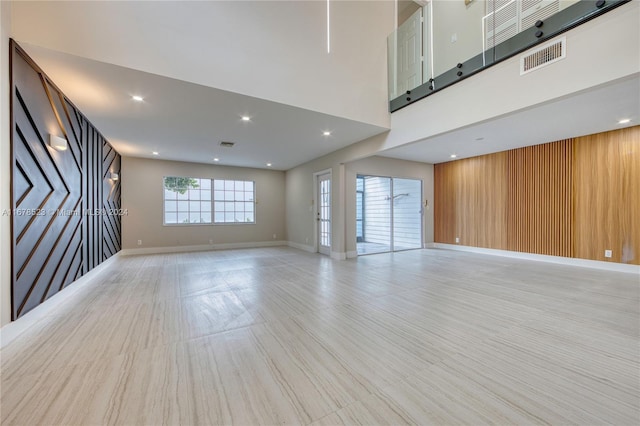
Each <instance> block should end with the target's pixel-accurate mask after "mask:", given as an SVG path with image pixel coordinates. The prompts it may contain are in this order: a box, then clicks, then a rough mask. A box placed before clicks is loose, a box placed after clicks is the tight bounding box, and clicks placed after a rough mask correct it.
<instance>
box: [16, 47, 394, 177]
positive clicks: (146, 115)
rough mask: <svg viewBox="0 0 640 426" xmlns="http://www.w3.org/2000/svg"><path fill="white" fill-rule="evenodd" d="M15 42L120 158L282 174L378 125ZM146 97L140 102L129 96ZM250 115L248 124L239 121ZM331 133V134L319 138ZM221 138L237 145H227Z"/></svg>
mask: <svg viewBox="0 0 640 426" xmlns="http://www.w3.org/2000/svg"><path fill="white" fill-rule="evenodd" d="M20 45H21V46H22V47H23V48H24V49H25V50H26V51H27V53H28V54H29V55H30V56H31V57H32V58H33V59H34V60H35V62H36V63H37V64H38V65H39V66H40V67H41V68H42V69H43V70H44V72H45V73H46V74H47V75H49V77H50V78H51V79H52V80H53V81H54V82H55V84H56V85H57V86H58V87H60V89H62V91H63V92H64V93H65V94H66V95H67V96H68V97H69V99H70V100H71V101H72V102H73V103H74V104H75V105H76V106H78V107H79V108H80V110H81V111H82V112H83V113H84V114H85V115H86V116H87V118H88V119H89V120H90V121H91V122H92V123H93V124H94V125H95V126H96V127H97V128H98V129H99V130H100V132H101V133H102V134H103V135H104V136H105V137H106V138H107V139H108V140H109V142H111V144H112V145H113V146H114V147H115V148H116V150H117V151H118V152H120V153H121V154H123V155H125V156H133V157H149V158H151V157H153V155H152V152H153V151H156V152H158V153H159V156H157V157H153V158H160V159H165V160H177V161H188V162H196V163H212V162H213V158H215V157H217V158H219V159H220V161H219V163H216V164H220V165H231V166H242V167H259V168H264V167H266V163H272V167H273V168H274V169H279V170H287V169H290V168H292V167H295V166H297V165H299V164H302V163H305V162H307V161H310V160H312V159H314V158H317V157H320V156H322V155H325V154H328V153H330V152H332V151H335V150H337V149H340V148H343V147H345V146H348V145H351V144H353V143H355V142H358V141H360V140H362V139H365V138H368V137H370V136H373V135H376V134H379V133H381V132H384V131H387V130H388V129H385V128H383V127H378V126H374V125H370V124H364V123H361V122H357V121H353V120H348V119H344V118H340V117H335V116H331V115H328V114H322V113H318V112H314V111H309V110H305V109H302V108H297V107H292V106H289V105H284V104H281V103H277V102H271V101H267V100H264V99H258V98H254V97H250V96H245V95H240V94H237V93H232V92H228V91H224V90H219V89H214V88H211V87H205V86H201V85H197V84H193V83H188V82H185V81H181V80H176V79H172V78H167V77H162V76H159V75H155V74H150V73H146V72H141V71H136V70H133V69H129V68H124V67H120V66H117V65H112V64H107V63H104V62H98V61H94V60H90V59H86V58H81V57H78V56H73V55H69V54H66V53H61V52H56V51H53V50H49V49H45V48H42V47H38V46H33V45H30V44H26V43H20ZM134 95H138V96H142V97H143V98H144V101H143V102H136V101H134V100H132V96H134ZM242 116H249V117H250V118H251V120H250V121H248V122H245V121H242V119H241V117H242ZM324 131H330V132H331V135H330V136H324V135H323V132H324ZM221 141H231V142H235V146H234V147H233V148H222V147H220V142H221Z"/></svg>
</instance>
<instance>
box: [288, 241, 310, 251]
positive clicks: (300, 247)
mask: <svg viewBox="0 0 640 426" xmlns="http://www.w3.org/2000/svg"><path fill="white" fill-rule="evenodd" d="M287 245H288V246H289V247H292V248H295V249H298V250H302V251H307V252H309V253H315V252H316V249H315V247H313V246H309V245H306V244H300V243H295V242H293V241H287Z"/></svg>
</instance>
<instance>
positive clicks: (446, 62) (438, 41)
mask: <svg viewBox="0 0 640 426" xmlns="http://www.w3.org/2000/svg"><path fill="white" fill-rule="evenodd" d="M485 8H486V4H485V2H484V0H475V1H473V2H471V3H470V4H468V5H465V4H464V0H459V1H443V0H435V1H434V2H433V69H434V75H436V76H438V75H440V74H442V73H443V72H445V71H447V70H449V69H451V68H454V67H455V66H456V65H457V64H458V62H464V61H466V60H467V59H471V58H472V57H474V56H475V55H477V54H479V53H482V17H483V16H484V15H485ZM454 34H455V35H456V37H457V41H456V42H452V41H451V37H452V36H453V35H454Z"/></svg>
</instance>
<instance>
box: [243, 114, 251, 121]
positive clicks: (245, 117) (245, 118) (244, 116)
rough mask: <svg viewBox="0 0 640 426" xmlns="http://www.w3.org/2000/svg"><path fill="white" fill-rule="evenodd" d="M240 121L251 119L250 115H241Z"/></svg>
mask: <svg viewBox="0 0 640 426" xmlns="http://www.w3.org/2000/svg"><path fill="white" fill-rule="evenodd" d="M242 121H251V117H249V116H248V115H243V116H242Z"/></svg>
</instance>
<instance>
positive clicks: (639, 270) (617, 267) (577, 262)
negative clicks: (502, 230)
mask: <svg viewBox="0 0 640 426" xmlns="http://www.w3.org/2000/svg"><path fill="white" fill-rule="evenodd" d="M432 244H433V247H430V248H438V249H446V250H457V251H466V252H471V253H480V254H488V255H492V256H502V257H511V258H514V259H524V260H535V261H541V262H549V263H558V264H561V265H571V266H581V267H584V268H593V269H602V270H605V271H614V272H625V273H629V274H637V275H640V265H628V264H625V263H614V262H603V261H600V260H588V259H577V258H573V257H561V256H549V255H545V254H535V253H523V252H519V251H509V250H497V249H488V248H482V247H471V246H460V245H456V244H443V243H432Z"/></svg>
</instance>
